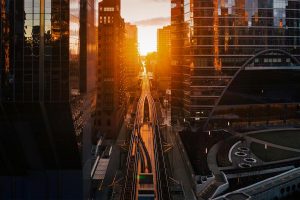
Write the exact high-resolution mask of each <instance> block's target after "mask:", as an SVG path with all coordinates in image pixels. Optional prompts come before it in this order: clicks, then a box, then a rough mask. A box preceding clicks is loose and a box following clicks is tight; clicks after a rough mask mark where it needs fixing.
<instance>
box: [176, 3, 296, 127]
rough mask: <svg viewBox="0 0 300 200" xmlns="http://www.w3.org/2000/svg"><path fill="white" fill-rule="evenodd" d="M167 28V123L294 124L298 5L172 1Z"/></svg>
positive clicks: (202, 125)
mask: <svg viewBox="0 0 300 200" xmlns="http://www.w3.org/2000/svg"><path fill="white" fill-rule="evenodd" d="M172 27H173V31H172V45H173V47H172V52H173V59H172V70H174V71H173V72H172V73H173V75H172V120H173V122H174V121H176V120H177V119H181V120H186V121H188V122H189V123H191V124H198V125H200V127H204V128H217V127H225V126H245V125H251V124H252V125H253V123H261V122H262V123H265V124H268V123H272V121H276V120H277V119H278V120H279V121H280V120H282V123H288V119H292V120H294V119H299V116H297V114H296V112H297V111H299V106H298V103H299V102H300V98H299V95H297V91H299V88H300V86H299V81H297V80H299V73H300V71H299V70H300V68H299V66H300V65H299V60H300V1H298V0H173V1H172ZM179 76H182V77H183V78H182V79H183V80H180V79H179ZM180 105H182V108H180ZM259 110H260V111H261V110H264V111H266V112H264V114H261V113H260V114H258V113H259V112H258V111H259ZM271 112H275V113H271ZM247 113H248V114H247ZM251 113H252V114H251ZM266 113H268V114H266Z"/></svg>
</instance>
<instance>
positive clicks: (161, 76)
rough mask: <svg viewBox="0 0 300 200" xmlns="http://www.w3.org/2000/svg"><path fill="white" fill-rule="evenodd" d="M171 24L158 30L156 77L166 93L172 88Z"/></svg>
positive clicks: (159, 85)
mask: <svg viewBox="0 0 300 200" xmlns="http://www.w3.org/2000/svg"><path fill="white" fill-rule="evenodd" d="M170 67H171V26H170V25H169V26H164V27H163V28H160V29H158V30H157V66H156V79H157V83H158V89H159V90H160V91H162V92H164V93H165V91H166V90H167V89H170V78H171V68H170Z"/></svg>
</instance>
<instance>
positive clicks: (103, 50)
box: [95, 0, 126, 138]
mask: <svg viewBox="0 0 300 200" xmlns="http://www.w3.org/2000/svg"><path fill="white" fill-rule="evenodd" d="M120 6H121V5H120V0H104V1H102V2H100V3H99V27H98V44H99V45H98V51H99V53H98V55H99V57H98V61H99V64H98V81H97V105H96V121H95V125H96V127H97V129H98V130H99V131H100V133H101V134H105V135H106V137H107V138H116V136H117V135H118V132H119V129H120V126H121V125H122V122H123V119H124V113H125V105H126V100H125V88H124V87H125V85H124V79H125V77H124V74H125V68H124V63H123V40H124V20H123V19H122V18H121V16H120Z"/></svg>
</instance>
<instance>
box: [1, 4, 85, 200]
mask: <svg viewBox="0 0 300 200" xmlns="http://www.w3.org/2000/svg"><path fill="white" fill-rule="evenodd" d="M0 2H1V6H0V9H1V22H0V24H1V25H0V28H1V29H0V33H1V34H0V37H1V38H0V40H1V47H0V56H1V61H0V80H1V85H0V91H1V92H0V105H1V109H0V130H1V139H0V143H1V146H2V147H3V148H2V150H1V152H2V154H1V160H2V163H1V179H0V182H1V185H2V186H4V187H1V190H0V196H1V197H0V198H3V199H11V198H16V199H24V198H33V199H57V198H59V199H66V198H69V199H77V198H80V197H81V196H82V170H81V158H80V154H79V151H78V143H77V141H76V136H75V129H74V121H73V119H72V116H73V110H72V106H71V101H72V99H71V95H72V91H73V90H74V89H76V90H78V88H79V80H80V79H79V52H80V49H79V47H80V35H79V27H80V21H79V17H80V1H79V0H70V1H60V0H21V1H19V0H18V1H16V0H1V1H0Z"/></svg>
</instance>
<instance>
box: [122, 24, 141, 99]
mask: <svg viewBox="0 0 300 200" xmlns="http://www.w3.org/2000/svg"><path fill="white" fill-rule="evenodd" d="M124 49H125V50H124V65H125V77H126V78H125V85H126V86H127V91H128V92H129V93H130V96H134V95H135V92H136V91H137V87H138V78H139V77H138V76H139V72H140V71H141V66H140V58H139V52H138V32H137V26H136V25H133V24H130V23H125V43H124Z"/></svg>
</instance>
